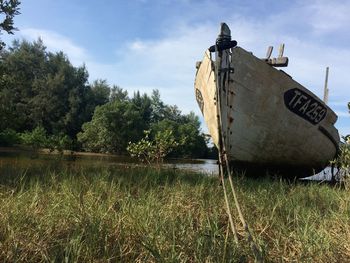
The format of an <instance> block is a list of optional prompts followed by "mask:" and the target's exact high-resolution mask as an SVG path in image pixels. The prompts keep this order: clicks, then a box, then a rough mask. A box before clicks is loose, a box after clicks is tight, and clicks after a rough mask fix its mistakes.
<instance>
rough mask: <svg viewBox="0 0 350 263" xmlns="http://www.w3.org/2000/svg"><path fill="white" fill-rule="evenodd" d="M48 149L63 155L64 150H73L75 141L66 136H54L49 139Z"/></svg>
mask: <svg viewBox="0 0 350 263" xmlns="http://www.w3.org/2000/svg"><path fill="white" fill-rule="evenodd" d="M47 147H48V148H49V150H50V151H57V152H59V153H61V154H62V153H63V151H64V150H72V148H73V141H72V139H71V138H69V137H68V135H65V134H58V135H52V136H50V137H49V138H48V144H47Z"/></svg>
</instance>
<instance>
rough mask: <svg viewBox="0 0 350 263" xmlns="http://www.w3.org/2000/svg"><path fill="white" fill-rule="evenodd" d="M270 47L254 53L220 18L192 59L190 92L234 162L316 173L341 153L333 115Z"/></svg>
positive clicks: (255, 168)
mask: <svg viewBox="0 0 350 263" xmlns="http://www.w3.org/2000/svg"><path fill="white" fill-rule="evenodd" d="M283 52H284V45H283V46H282V47H281V49H280V52H279V55H278V57H277V58H271V57H270V56H271V53H272V48H271V47H270V48H269V49H268V54H267V56H266V57H265V58H258V57H256V56H254V55H253V53H252V52H249V51H246V50H245V49H243V48H242V47H239V46H238V45H237V42H236V41H235V40H231V31H230V29H229V27H228V26H227V25H226V24H225V23H222V24H221V28H220V33H219V36H218V38H217V40H216V42H215V45H213V46H211V47H209V48H208V49H207V50H206V51H205V54H204V58H203V60H202V61H201V62H197V65H196V68H197V72H196V76H195V83H194V89H195V96H196V100H197V103H198V106H199V108H200V110H201V112H202V114H203V117H204V121H205V123H206V125H207V128H208V130H209V133H210V135H211V137H212V140H213V143H214V144H215V145H216V146H217V148H218V149H219V152H220V153H221V154H225V155H226V156H227V159H228V160H229V162H230V164H232V167H233V168H235V169H237V170H244V171H245V172H251V173H259V174H262V173H261V171H262V170H264V171H266V172H269V173H277V174H281V175H288V176H293V177H299V178H300V177H305V176H310V175H312V174H315V173H317V172H319V171H321V170H322V169H324V168H325V167H326V166H328V165H329V163H330V161H331V160H333V159H334V158H335V157H336V156H337V155H338V153H339V143H340V138H339V133H338V130H337V129H336V128H335V127H334V124H335V123H336V121H337V118H338V117H337V115H336V114H335V113H334V111H333V110H332V109H331V108H329V107H328V106H327V105H326V104H325V103H324V102H323V101H322V100H321V99H320V98H318V97H317V96H316V95H315V94H314V93H312V92H311V91H310V90H308V89H307V88H305V87H304V86H302V85H301V84H300V83H298V82H297V81H295V80H294V79H293V78H292V77H291V76H290V75H288V74H287V73H285V72H284V71H283V70H280V69H278V68H279V67H285V66H287V65H288V62H289V61H288V58H287V57H284V56H283Z"/></svg>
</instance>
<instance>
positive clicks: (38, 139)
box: [20, 126, 49, 150]
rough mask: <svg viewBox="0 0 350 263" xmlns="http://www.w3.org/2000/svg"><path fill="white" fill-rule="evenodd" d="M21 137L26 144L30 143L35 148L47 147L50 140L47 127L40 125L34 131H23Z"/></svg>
mask: <svg viewBox="0 0 350 263" xmlns="http://www.w3.org/2000/svg"><path fill="white" fill-rule="evenodd" d="M20 137H21V142H22V143H23V144H24V145H28V146H30V147H32V148H33V149H34V150H37V149H39V148H44V147H46V146H47V145H48V141H49V140H48V137H47V134H46V131H45V129H44V128H43V127H40V126H39V127H36V128H35V129H34V130H32V131H26V132H23V133H21V134H20Z"/></svg>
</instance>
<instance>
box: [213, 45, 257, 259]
mask: <svg viewBox="0 0 350 263" xmlns="http://www.w3.org/2000/svg"><path fill="white" fill-rule="evenodd" d="M220 53H221V52H220ZM215 55H216V63H217V65H216V66H215V67H214V69H215V81H216V107H217V124H218V138H219V143H218V144H219V147H218V148H219V149H218V150H219V170H220V177H221V182H222V187H223V190H224V196H225V203H226V208H227V214H228V217H229V221H230V225H231V230H232V233H233V235H234V238H235V241H236V243H237V244H238V236H237V230H236V228H235V226H234V223H233V218H232V213H231V209H230V204H229V199H228V197H227V192H226V187H225V179H224V166H223V162H224V163H225V166H226V172H227V174H228V178H229V182H230V186H231V192H232V195H233V199H234V203H235V206H236V209H237V212H238V216H239V219H240V221H241V223H242V225H243V228H244V230H245V232H246V235H247V239H248V242H249V244H250V247H251V249H252V252H253V254H254V257H255V260H256V262H263V258H262V255H261V251H260V250H259V248H258V246H257V244H256V243H255V241H254V238H253V236H252V234H251V232H250V230H249V226H248V223H247V221H246V220H245V219H244V216H243V213H242V209H241V206H240V204H239V201H238V198H237V194H236V191H235V188H234V185H233V180H232V174H231V168H230V164H229V160H228V157H227V152H226V147H225V141H224V140H225V136H224V134H223V131H222V116H221V84H222V83H221V80H222V78H219V74H220V73H221V72H220V68H221V56H220V54H219V52H218V50H217V49H216V52H215ZM226 81H227V82H228V81H229V80H228V78H226Z"/></svg>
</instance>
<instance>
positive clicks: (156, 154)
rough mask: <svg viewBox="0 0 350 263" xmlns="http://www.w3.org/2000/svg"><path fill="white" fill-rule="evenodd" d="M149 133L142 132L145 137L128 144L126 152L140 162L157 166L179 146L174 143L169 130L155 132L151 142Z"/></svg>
mask: <svg viewBox="0 0 350 263" xmlns="http://www.w3.org/2000/svg"><path fill="white" fill-rule="evenodd" d="M150 133H151V131H150V130H148V131H144V134H145V137H144V138H142V139H141V140H140V141H138V142H136V143H131V142H129V145H128V147H127V150H128V152H129V153H130V155H131V156H132V157H137V158H139V159H140V160H141V161H142V162H145V163H148V164H151V163H156V164H158V165H159V164H161V163H162V162H163V160H164V158H165V157H166V156H167V155H168V154H169V153H170V152H172V151H173V150H174V149H175V148H176V147H177V146H179V143H178V142H176V140H175V138H174V136H173V133H172V131H171V130H165V131H163V132H157V133H156V135H155V138H154V139H153V140H150V138H149V135H150Z"/></svg>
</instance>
